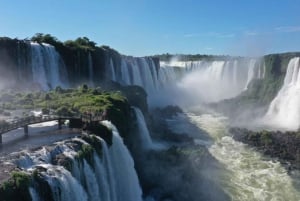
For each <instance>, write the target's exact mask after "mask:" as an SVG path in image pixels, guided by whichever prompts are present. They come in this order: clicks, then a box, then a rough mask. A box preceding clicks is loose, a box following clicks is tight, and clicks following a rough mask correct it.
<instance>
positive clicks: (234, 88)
mask: <svg viewBox="0 0 300 201" xmlns="http://www.w3.org/2000/svg"><path fill="white" fill-rule="evenodd" d="M249 63H250V64H251V62H249V61H247V60H246V61H244V60H228V61H192V62H191V61H190V62H177V64H175V65H177V66H183V68H184V69H185V71H186V73H185V74H184V75H183V77H182V79H181V81H180V82H179V87H180V88H181V89H182V90H183V91H185V92H186V93H187V95H190V96H191V97H194V99H198V100H202V101H204V102H215V101H220V100H222V99H226V98H232V97H235V96H237V95H238V94H240V93H241V92H242V91H243V89H244V86H245V84H246V80H247V78H248V77H249V76H248V74H247V72H248V69H247V68H248V66H249V65H250V64H249ZM244 64H246V65H244ZM171 65H173V64H171ZM248 79H249V80H250V79H252V77H250V78H248ZM197 97H198V98H197Z"/></svg>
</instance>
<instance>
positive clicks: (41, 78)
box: [29, 42, 68, 90]
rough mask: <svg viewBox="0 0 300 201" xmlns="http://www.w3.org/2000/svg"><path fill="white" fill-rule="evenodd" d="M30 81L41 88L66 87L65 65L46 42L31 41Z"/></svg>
mask: <svg viewBox="0 0 300 201" xmlns="http://www.w3.org/2000/svg"><path fill="white" fill-rule="evenodd" d="M29 45H30V47H31V69H32V79H33V80H32V81H33V82H34V83H37V84H39V85H40V86H41V88H42V89H43V90H48V89H51V88H55V87H56V86H62V87H66V86H67V85H68V76H67V72H66V68H65V65H64V63H63V61H62V60H61V58H60V56H59V54H58V53H57V52H56V50H55V48H54V47H53V46H51V45H48V44H45V43H43V44H39V43H35V42H31V43H30V44H29Z"/></svg>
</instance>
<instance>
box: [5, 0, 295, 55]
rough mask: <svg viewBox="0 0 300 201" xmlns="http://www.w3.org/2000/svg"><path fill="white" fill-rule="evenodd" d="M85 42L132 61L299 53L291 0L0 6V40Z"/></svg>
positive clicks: (71, 0) (14, 2) (55, 0)
mask: <svg viewBox="0 0 300 201" xmlns="http://www.w3.org/2000/svg"><path fill="white" fill-rule="evenodd" d="M37 32H40V33H50V34H52V35H54V36H56V37H57V38H58V39H60V40H62V41H65V40H68V39H76V38H77V37H80V36H86V37H88V38H90V39H91V40H93V41H95V42H96V43H97V44H98V45H109V46H111V47H113V48H115V49H116V50H118V51H119V52H121V53H123V54H127V55H133V56H144V55H153V54H160V53H167V52H168V53H191V54H195V53H200V54H225V55H241V56H244V55H251V56H253V55H254V56H256V55H262V54H268V53H275V52H287V51H300V1H299V0H208V1H204V0H203V1H202V0H86V1H83V0H43V1H41V0H26V1H25V0H24V1H22V0H9V1H8V0H0V35H1V36H9V37H12V38H15V37H17V38H20V39H23V38H27V37H31V36H33V35H34V34H35V33H37Z"/></svg>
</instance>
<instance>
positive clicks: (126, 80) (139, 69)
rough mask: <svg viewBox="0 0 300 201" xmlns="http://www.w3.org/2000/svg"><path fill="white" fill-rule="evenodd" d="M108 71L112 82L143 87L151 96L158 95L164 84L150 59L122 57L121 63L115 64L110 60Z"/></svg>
mask: <svg viewBox="0 0 300 201" xmlns="http://www.w3.org/2000/svg"><path fill="white" fill-rule="evenodd" d="M107 69H108V72H110V73H109V76H110V79H111V80H113V81H117V82H119V83H120V84H123V85H138V86H141V87H143V88H144V89H145V90H146V91H147V93H148V95H150V96H151V95H153V94H155V93H157V92H158V90H159V89H160V87H161V86H162V84H163V83H162V82H161V81H160V80H159V73H158V72H157V67H156V66H155V63H154V61H153V58H150V57H130V56H120V62H113V59H112V58H110V62H109V65H108V67H107Z"/></svg>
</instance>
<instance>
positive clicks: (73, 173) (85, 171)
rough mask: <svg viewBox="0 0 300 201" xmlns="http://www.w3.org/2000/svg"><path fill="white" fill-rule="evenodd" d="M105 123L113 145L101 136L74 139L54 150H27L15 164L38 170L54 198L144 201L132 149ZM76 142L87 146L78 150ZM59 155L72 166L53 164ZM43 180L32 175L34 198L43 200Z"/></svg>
mask: <svg viewBox="0 0 300 201" xmlns="http://www.w3.org/2000/svg"><path fill="white" fill-rule="evenodd" d="M102 124H103V125H105V126H107V127H108V129H110V130H111V131H112V135H113V136H112V145H111V146H110V147H108V146H107V144H106V142H105V141H104V140H102V139H101V138H100V137H98V136H89V137H87V138H88V139H90V140H84V139H85V138H83V139H81V138H74V139H71V140H67V141H63V142H59V143H57V144H56V146H55V147H54V148H51V149H49V148H42V149H40V150H38V151H35V152H33V153H26V152H24V153H23V154H21V156H20V158H19V159H18V160H16V162H15V163H16V164H17V165H18V166H19V167H20V168H22V169H23V170H24V171H26V172H29V173H34V172H39V173H38V175H39V176H38V177H39V178H40V180H41V179H42V180H43V181H45V182H47V183H48V185H49V187H50V191H51V197H52V198H53V199H54V200H55V201H77V200H78V201H85V200H86V201H132V200H134V201H142V191H141V188H140V186H139V181H138V177H137V175H136V172H135V169H134V162H133V160H132V158H131V155H130V153H129V151H128V150H127V148H126V146H125V145H124V143H123V140H122V138H121V137H120V136H119V134H118V131H117V129H116V128H115V126H113V125H112V124H111V123H110V122H108V121H103V122H102ZM91 140H92V141H93V142H94V143H97V145H94V146H99V147H101V152H99V151H96V149H93V145H91V144H89V143H88V142H90V141H91ZM76 144H77V145H80V144H81V147H85V149H84V148H81V151H78V150H77V149H78V147H77V146H76ZM76 147H77V148H76ZM88 147H91V149H90V148H88ZM87 150H90V151H89V152H87ZM91 150H92V151H91ZM80 152H82V155H81V156H80ZM82 156H88V157H82ZM58 158H65V159H64V161H69V163H68V164H70V165H67V166H61V165H59V164H60V163H58V162H56V163H58V164H56V163H55V164H53V161H56V159H58ZM68 167H69V168H68ZM35 174H36V173H35ZM40 180H39V181H37V180H35V178H33V186H30V188H29V192H30V195H31V197H32V200H34V201H39V200H44V197H42V196H45V194H43V193H41V192H40V191H41V189H39V185H38V182H40ZM35 183H36V184H35ZM42 190H45V189H42ZM48 196H49V195H48ZM48 198H49V197H48Z"/></svg>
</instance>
